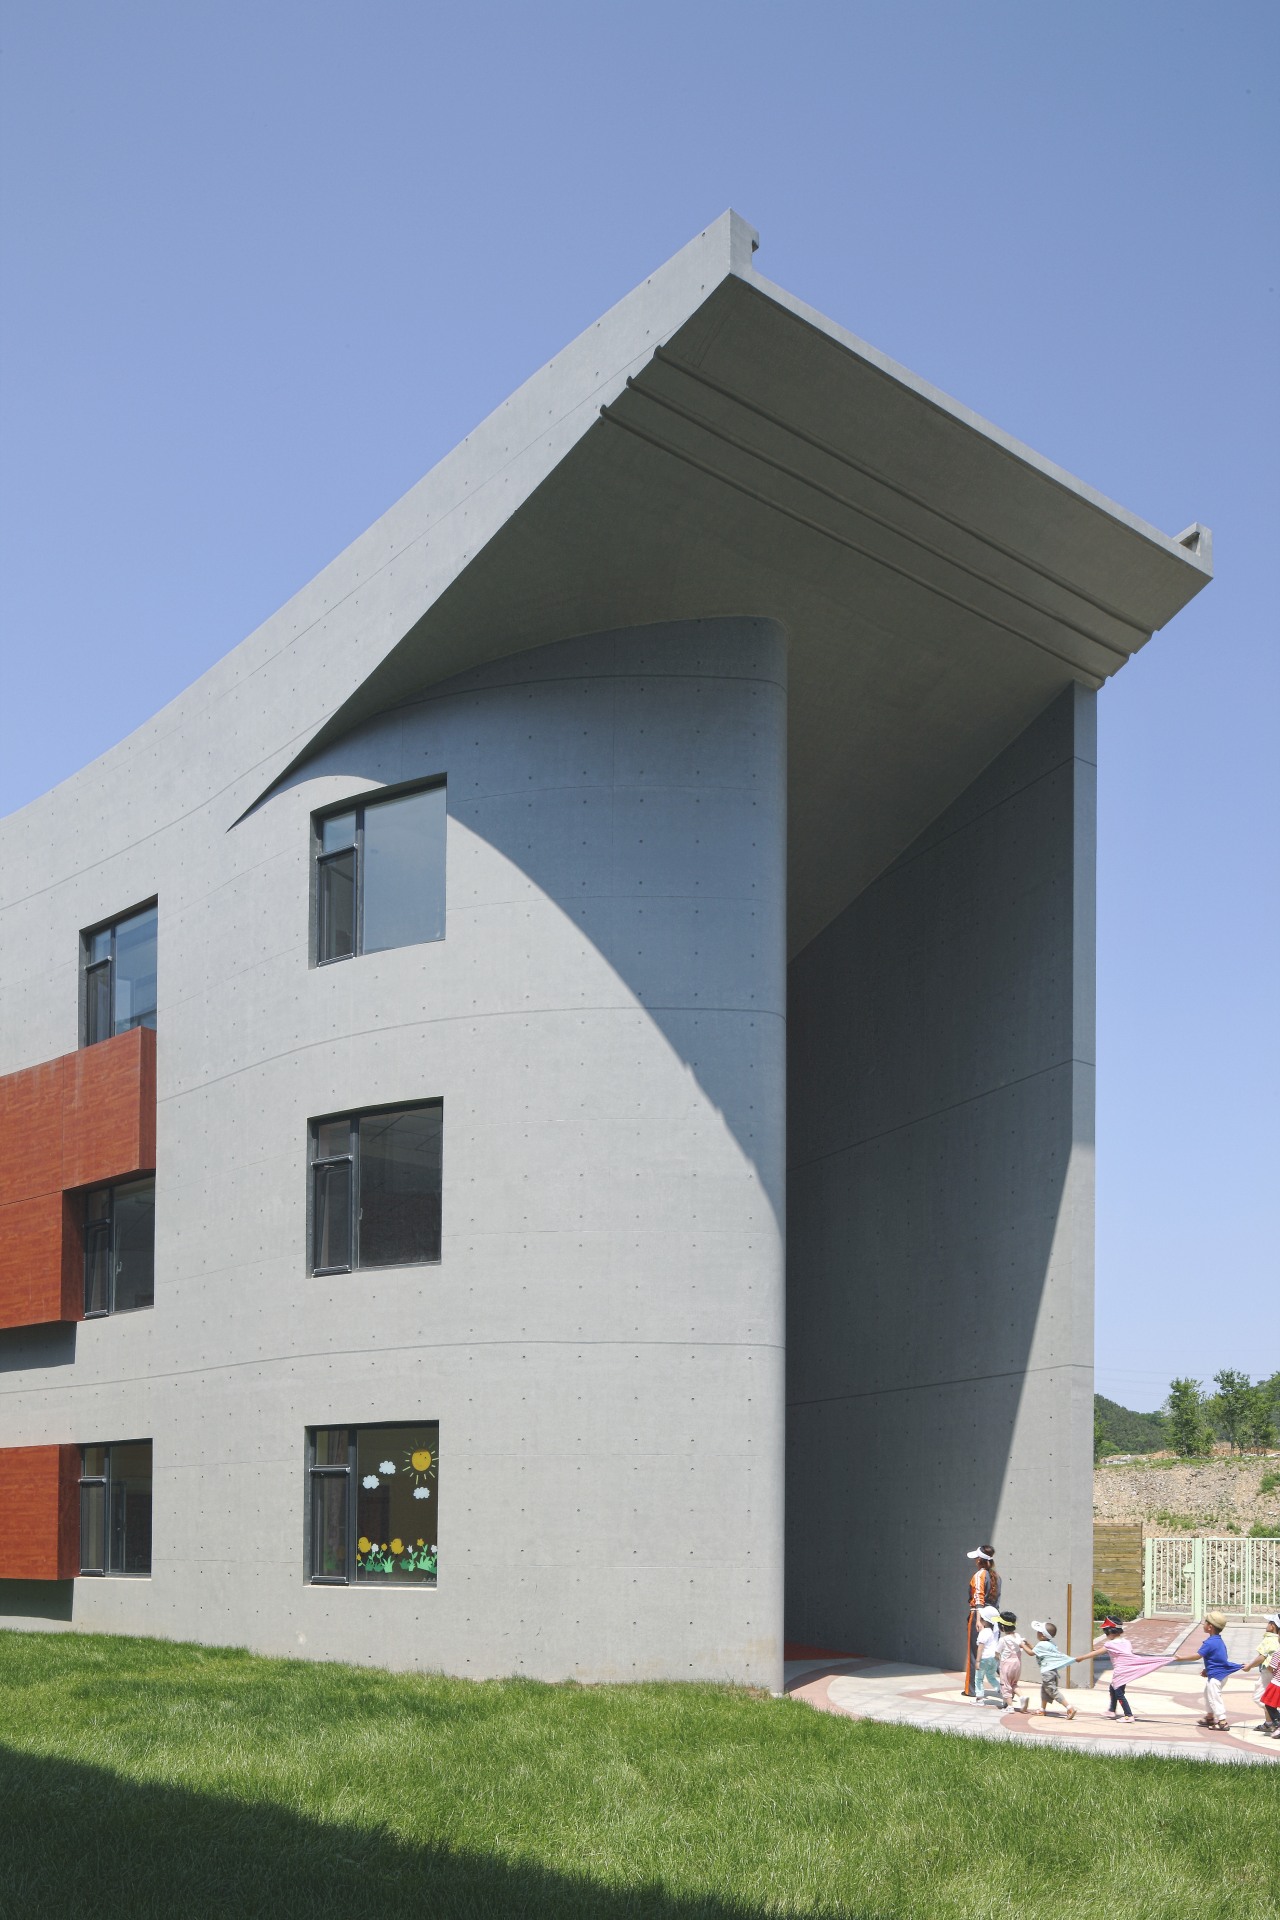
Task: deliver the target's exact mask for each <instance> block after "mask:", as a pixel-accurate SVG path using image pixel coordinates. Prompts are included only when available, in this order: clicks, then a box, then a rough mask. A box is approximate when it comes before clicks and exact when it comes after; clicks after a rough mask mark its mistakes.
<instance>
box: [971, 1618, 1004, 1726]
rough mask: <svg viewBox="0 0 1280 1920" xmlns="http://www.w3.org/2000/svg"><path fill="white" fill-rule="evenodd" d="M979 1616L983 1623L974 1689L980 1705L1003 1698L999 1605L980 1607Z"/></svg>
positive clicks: (978, 1646) (979, 1639)
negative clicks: (999, 1669) (1000, 1669)
mask: <svg viewBox="0 0 1280 1920" xmlns="http://www.w3.org/2000/svg"><path fill="white" fill-rule="evenodd" d="M978 1618H979V1620H981V1622H982V1625H981V1627H980V1628H979V1630H978V1639H977V1649H976V1650H977V1655H978V1675H977V1679H976V1681H975V1683H974V1691H975V1692H976V1694H977V1696H978V1704H979V1705H980V1706H984V1707H985V1706H988V1705H990V1704H992V1703H995V1702H998V1701H999V1700H1001V1699H1002V1698H1003V1695H1002V1694H1001V1692H1000V1676H999V1673H998V1671H997V1661H998V1659H999V1652H998V1649H999V1646H1000V1609H999V1607H979V1608H978Z"/></svg>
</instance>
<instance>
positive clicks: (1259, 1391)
mask: <svg viewBox="0 0 1280 1920" xmlns="http://www.w3.org/2000/svg"><path fill="white" fill-rule="evenodd" d="M1275 1439H1276V1420H1275V1411H1274V1403H1273V1401H1272V1398H1271V1395H1270V1394H1269V1393H1268V1392H1267V1383H1266V1381H1265V1380H1259V1382H1258V1384H1257V1386H1256V1387H1250V1389H1249V1403H1248V1406H1247V1407H1246V1408H1245V1421H1244V1435H1243V1444H1244V1445H1245V1446H1246V1447H1248V1448H1249V1449H1250V1450H1251V1451H1253V1452H1257V1453H1265V1452H1266V1450H1267V1448H1268V1447H1272V1446H1274V1445H1275Z"/></svg>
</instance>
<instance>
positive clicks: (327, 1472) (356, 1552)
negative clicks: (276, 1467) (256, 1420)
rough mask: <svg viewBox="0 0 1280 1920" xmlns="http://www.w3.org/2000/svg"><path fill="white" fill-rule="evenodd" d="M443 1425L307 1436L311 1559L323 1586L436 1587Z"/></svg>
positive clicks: (312, 1574)
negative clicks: (441, 1431)
mask: <svg viewBox="0 0 1280 1920" xmlns="http://www.w3.org/2000/svg"><path fill="white" fill-rule="evenodd" d="M439 1467H440V1423H439V1422H438V1421H436V1420H423V1421H418V1422H413V1423H410V1424H408V1425H405V1424H397V1425H393V1424H386V1425H379V1426H370V1427H316V1428H313V1429H312V1430H311V1432H310V1433H309V1434H308V1435H307V1477H308V1480H309V1483H310V1487H309V1500H308V1531H309V1563H308V1573H309V1578H310V1579H311V1581H312V1582H313V1583H314V1584H316V1585H318V1586H351V1585H355V1584H363V1583H366V1582H367V1583H371V1584H373V1585H375V1586H415V1587H434V1586H435V1584H436V1574H437V1568H438V1563H439V1548H438V1534H437V1530H436V1509H437V1498H436V1493H437V1479H438V1475H439Z"/></svg>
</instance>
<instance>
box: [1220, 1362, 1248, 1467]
mask: <svg viewBox="0 0 1280 1920" xmlns="http://www.w3.org/2000/svg"><path fill="white" fill-rule="evenodd" d="M1213 1384H1214V1386H1215V1387H1216V1388H1217V1389H1218V1391H1217V1392H1216V1393H1215V1394H1214V1396H1213V1400H1212V1403H1211V1406H1210V1412H1211V1414H1212V1416H1213V1418H1214V1419H1215V1420H1216V1422H1217V1424H1218V1428H1219V1431H1220V1432H1221V1434H1222V1436H1223V1438H1224V1439H1225V1440H1229V1441H1230V1442H1231V1445H1232V1446H1233V1447H1234V1448H1235V1450H1236V1452H1237V1453H1243V1452H1244V1440H1245V1434H1246V1432H1247V1431H1248V1428H1249V1416H1250V1412H1251V1410H1252V1404H1253V1388H1252V1386H1251V1385H1250V1383H1249V1376H1248V1374H1247V1373H1239V1372H1237V1371H1236V1369H1235V1368H1234V1367H1224V1368H1223V1369H1222V1372H1221V1373H1215V1374H1214V1376H1213Z"/></svg>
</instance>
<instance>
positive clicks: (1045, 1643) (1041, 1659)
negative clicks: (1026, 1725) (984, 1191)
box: [1022, 1620, 1076, 1720]
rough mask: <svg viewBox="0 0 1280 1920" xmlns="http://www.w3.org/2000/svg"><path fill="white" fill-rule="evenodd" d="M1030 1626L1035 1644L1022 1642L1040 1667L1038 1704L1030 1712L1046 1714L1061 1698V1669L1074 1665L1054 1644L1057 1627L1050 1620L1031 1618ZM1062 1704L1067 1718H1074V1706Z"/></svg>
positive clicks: (1063, 1701) (1067, 1655)
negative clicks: (1034, 1637)
mask: <svg viewBox="0 0 1280 1920" xmlns="http://www.w3.org/2000/svg"><path fill="white" fill-rule="evenodd" d="M1031 1627H1032V1631H1033V1632H1034V1634H1035V1636H1036V1643H1035V1645H1034V1646H1032V1644H1031V1642H1030V1641H1029V1640H1024V1641H1023V1643H1022V1644H1023V1646H1024V1647H1025V1648H1026V1650H1027V1652H1028V1653H1031V1654H1034V1655H1035V1659H1036V1664H1037V1665H1038V1667H1039V1668H1040V1705H1039V1706H1038V1707H1033V1708H1032V1712H1033V1713H1041V1714H1045V1715H1047V1714H1048V1711H1049V1708H1050V1707H1051V1706H1052V1705H1053V1703H1054V1701H1055V1700H1062V1692H1061V1682H1060V1679H1059V1676H1060V1674H1061V1672H1062V1669H1063V1668H1064V1667H1069V1666H1072V1665H1074V1662H1073V1661H1072V1659H1071V1656H1070V1655H1069V1654H1066V1653H1062V1652H1060V1651H1059V1649H1058V1647H1057V1646H1056V1645H1055V1642H1056V1640H1057V1637H1058V1629H1057V1628H1056V1627H1055V1626H1054V1624H1053V1621H1052V1620H1033V1621H1032V1622H1031ZM1062 1705H1063V1706H1064V1707H1066V1709H1067V1718H1068V1720H1074V1719H1075V1717H1076V1710H1075V1708H1074V1707H1073V1706H1069V1705H1068V1704H1067V1702H1066V1701H1065V1700H1062Z"/></svg>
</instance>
